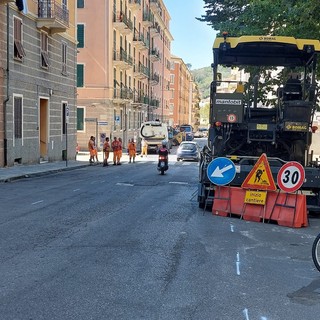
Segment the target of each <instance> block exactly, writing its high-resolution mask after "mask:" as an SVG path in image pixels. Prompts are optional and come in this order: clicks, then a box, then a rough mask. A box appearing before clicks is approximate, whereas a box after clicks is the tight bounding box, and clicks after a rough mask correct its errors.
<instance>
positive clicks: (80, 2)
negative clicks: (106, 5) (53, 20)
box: [77, 0, 84, 8]
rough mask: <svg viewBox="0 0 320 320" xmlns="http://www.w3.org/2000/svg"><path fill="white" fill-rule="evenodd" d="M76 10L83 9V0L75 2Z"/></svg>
mask: <svg viewBox="0 0 320 320" xmlns="http://www.w3.org/2000/svg"><path fill="white" fill-rule="evenodd" d="M77 8H84V0H77Z"/></svg>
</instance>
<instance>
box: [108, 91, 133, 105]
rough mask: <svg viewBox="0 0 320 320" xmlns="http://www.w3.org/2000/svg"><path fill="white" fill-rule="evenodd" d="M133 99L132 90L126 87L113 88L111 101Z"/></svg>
mask: <svg viewBox="0 0 320 320" xmlns="http://www.w3.org/2000/svg"><path fill="white" fill-rule="evenodd" d="M132 99H133V93H132V90H130V89H129V88H126V87H122V88H113V99H112V100H113V102H114V103H128V102H129V101H130V100H132Z"/></svg>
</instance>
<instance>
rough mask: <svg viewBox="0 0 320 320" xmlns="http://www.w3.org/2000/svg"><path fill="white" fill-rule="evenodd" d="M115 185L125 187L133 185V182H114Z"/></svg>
mask: <svg viewBox="0 0 320 320" xmlns="http://www.w3.org/2000/svg"><path fill="white" fill-rule="evenodd" d="M116 186H127V187H134V184H131V183H121V182H118V183H116Z"/></svg>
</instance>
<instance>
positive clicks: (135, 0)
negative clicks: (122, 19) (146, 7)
mask: <svg viewBox="0 0 320 320" xmlns="http://www.w3.org/2000/svg"><path fill="white" fill-rule="evenodd" d="M128 7H129V9H131V10H139V9H140V8H141V0H129V1H128Z"/></svg>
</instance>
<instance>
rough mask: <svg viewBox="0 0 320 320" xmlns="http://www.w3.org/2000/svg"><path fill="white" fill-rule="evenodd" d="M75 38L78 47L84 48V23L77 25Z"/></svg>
mask: <svg viewBox="0 0 320 320" xmlns="http://www.w3.org/2000/svg"><path fill="white" fill-rule="evenodd" d="M77 39H78V45H77V47H78V48H84V25H83V24H78V25H77Z"/></svg>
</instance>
